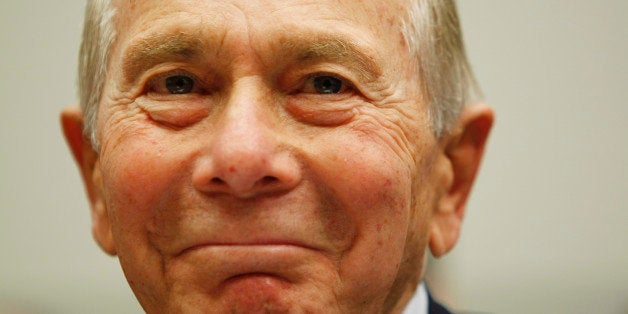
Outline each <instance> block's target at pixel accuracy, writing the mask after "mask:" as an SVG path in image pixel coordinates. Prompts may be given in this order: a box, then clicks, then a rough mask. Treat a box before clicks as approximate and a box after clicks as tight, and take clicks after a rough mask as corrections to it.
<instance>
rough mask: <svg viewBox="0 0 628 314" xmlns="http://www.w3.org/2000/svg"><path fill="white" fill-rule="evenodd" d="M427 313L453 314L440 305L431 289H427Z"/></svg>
mask: <svg viewBox="0 0 628 314" xmlns="http://www.w3.org/2000/svg"><path fill="white" fill-rule="evenodd" d="M427 299H428V303H427V313H428V314H451V312H449V311H448V310H447V309H446V308H445V307H444V306H442V305H440V303H438V302H436V300H434V298H432V294H431V293H430V291H429V290H428V291H427Z"/></svg>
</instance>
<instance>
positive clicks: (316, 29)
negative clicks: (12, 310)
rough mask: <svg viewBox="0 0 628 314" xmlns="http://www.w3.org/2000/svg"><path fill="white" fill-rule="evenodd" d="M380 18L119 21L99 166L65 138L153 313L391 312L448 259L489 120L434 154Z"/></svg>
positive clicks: (190, 14) (391, 35)
mask: <svg viewBox="0 0 628 314" xmlns="http://www.w3.org/2000/svg"><path fill="white" fill-rule="evenodd" d="M390 3H391V2H390V1H338V0H334V1H331V0H329V1H327V0H323V1H315V2H312V1H278V0H277V1H261V0H260V1H250V0H246V1H155V0H151V1H118V2H117V3H116V6H117V8H118V15H117V18H116V20H115V23H116V24H115V25H116V29H117V30H118V37H117V40H116V42H115V43H114V46H113V48H112V49H113V50H112V52H111V53H112V54H111V59H110V64H109V72H108V76H107V83H106V86H105V90H104V93H103V98H102V101H101V103H100V107H99V111H98V117H99V118H98V124H97V128H96V130H97V138H98V139H99V141H100V148H99V151H97V152H96V151H94V150H92V148H91V146H90V144H89V143H88V142H87V141H86V140H85V138H83V137H82V136H81V135H80V128H81V127H82V125H81V123H82V120H81V113H80V112H79V111H78V110H76V109H74V108H68V109H66V110H65V111H64V113H63V114H62V121H63V124H64V130H65V132H66V136H67V138H68V141H69V142H70V144H71V147H72V149H73V151H74V154H75V157H76V159H77V161H78V162H79V164H80V166H81V170H82V173H83V177H84V179H85V182H86V186H87V191H88V194H89V197H90V201H91V204H92V212H93V222H94V226H93V231H94V236H95V238H96V240H97V241H98V243H99V244H100V245H101V247H102V248H103V249H104V250H105V251H106V252H108V253H110V254H117V255H118V257H119V259H120V263H121V265H122V268H123V270H124V273H125V275H126V277H127V280H128V282H129V284H130V285H131V288H132V289H133V291H134V293H135V294H136V296H137V298H138V300H139V301H140V303H141V305H142V306H143V307H144V309H145V310H146V311H147V312H149V313H158V312H167V313H183V312H185V313H197V312H217V313H229V312H234V313H266V312H279V313H283V312H295V313H305V312H308V313H309V312H312V313H378V312H397V311H399V310H401V309H402V308H403V307H404V305H405V303H406V302H407V301H408V299H409V298H410V297H411V295H412V293H413V291H414V289H415V287H416V284H417V282H418V281H419V280H420V277H421V273H422V270H423V259H424V254H425V249H426V247H428V246H430V247H431V249H432V251H433V253H434V254H435V255H441V254H443V253H445V252H446V251H448V250H449V249H450V248H451V247H452V246H453V245H454V243H455V241H456V239H457V236H458V232H459V225H460V221H461V219H462V215H463V208H464V202H465V199H466V196H467V194H468V191H469V189H470V186H471V183H472V181H473V177H474V176H475V171H476V170H477V165H478V164H479V160H480V157H481V155H482V149H483V145H484V141H485V139H486V136H487V134H488V130H489V129H490V124H491V121H492V113H491V112H490V109H488V108H486V107H483V106H479V107H477V106H476V107H473V108H475V109H468V110H466V111H465V113H464V114H463V116H462V117H461V121H460V122H459V125H458V126H457V127H456V128H455V130H454V132H451V134H449V135H447V136H444V137H443V138H441V139H437V138H435V137H434V135H433V134H434V133H433V131H432V130H431V129H430V123H429V118H428V114H427V106H426V104H425V103H423V102H422V101H421V99H422V97H421V94H420V90H419V88H418V86H420V82H419V78H418V75H417V73H415V72H414V70H413V69H414V67H412V66H411V65H412V58H411V56H410V55H409V53H408V48H407V47H406V46H405V43H404V41H403V37H402V35H401V33H400V19H399V16H401V15H402V12H403V11H402V10H403V7H402V5H401V4H399V5H391V4H390ZM330 47H331V48H330ZM138 56H139V57H138ZM172 76H185V77H188V78H191V79H192V81H193V82H194V87H193V88H192V89H191V90H190V91H186V93H184V94H174V95H173V94H170V92H171V91H170V90H169V86H168V84H167V78H169V77H172ZM320 76H327V77H329V76H331V77H333V78H336V79H338V80H339V81H340V82H342V87H341V88H340V89H339V90H338V91H337V92H336V93H332V94H323V93H321V92H320V88H317V86H316V84H315V80H314V78H316V77H320ZM461 143H462V144H461Z"/></svg>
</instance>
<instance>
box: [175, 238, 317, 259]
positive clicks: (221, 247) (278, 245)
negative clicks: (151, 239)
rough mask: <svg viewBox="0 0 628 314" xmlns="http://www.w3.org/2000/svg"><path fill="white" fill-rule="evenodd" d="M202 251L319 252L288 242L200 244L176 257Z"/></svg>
mask: <svg viewBox="0 0 628 314" xmlns="http://www.w3.org/2000/svg"><path fill="white" fill-rule="evenodd" d="M203 250H214V251H222V252H224V253H229V252H232V253H237V252H247V251H249V252H251V253H255V252H259V253H263V252H273V251H274V252H277V253H280V252H282V251H288V250H311V251H319V249H317V248H314V247H312V246H309V245H305V244H301V243H296V242H289V241H254V242H210V243H200V244H195V245H192V246H190V247H187V248H185V249H183V250H182V251H181V252H180V253H178V254H177V256H176V257H179V256H183V255H186V254H190V253H193V252H197V251H203Z"/></svg>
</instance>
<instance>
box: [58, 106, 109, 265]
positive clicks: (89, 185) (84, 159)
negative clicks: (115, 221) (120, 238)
mask: <svg viewBox="0 0 628 314" xmlns="http://www.w3.org/2000/svg"><path fill="white" fill-rule="evenodd" d="M61 127H62V128H63V134H64V135H65V139H66V141H67V142H68V145H69V146H70V150H71V152H72V155H73V156H74V160H75V161H76V164H77V165H78V167H79V170H80V172H81V177H82V179H83V183H84V184H85V190H86V192H87V197H88V199H89V202H90V206H91V214H92V233H93V236H94V239H95V240H96V242H98V244H99V245H100V247H101V248H102V249H103V250H104V251H105V252H107V253H108V254H111V255H114V254H116V249H115V244H114V241H113V236H112V233H111V224H110V221H109V215H108V213H107V209H106V206H105V203H104V199H103V193H102V183H101V176H100V170H99V168H98V166H97V165H98V154H97V153H96V152H95V151H94V149H93V148H92V145H91V143H90V141H89V139H88V138H87V137H86V136H85V135H84V134H83V114H82V112H81V110H80V109H79V108H78V107H76V106H71V107H66V108H64V109H63V111H62V112H61Z"/></svg>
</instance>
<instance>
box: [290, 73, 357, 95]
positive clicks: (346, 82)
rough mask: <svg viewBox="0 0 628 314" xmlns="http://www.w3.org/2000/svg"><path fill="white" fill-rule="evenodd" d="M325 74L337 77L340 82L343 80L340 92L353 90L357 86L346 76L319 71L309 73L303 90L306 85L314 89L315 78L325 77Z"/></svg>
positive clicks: (303, 88)
mask: <svg viewBox="0 0 628 314" xmlns="http://www.w3.org/2000/svg"><path fill="white" fill-rule="evenodd" d="M325 76H329V77H333V78H335V79H338V80H340V82H342V89H341V91H340V92H345V91H347V90H353V89H354V88H355V86H354V84H353V83H352V82H351V81H350V80H348V79H346V78H344V77H343V76H340V75H337V74H333V73H326V72H319V73H313V74H310V75H308V76H307V78H306V79H305V81H304V82H303V87H302V88H301V90H305V89H306V87H308V88H312V89H313V88H314V79H316V78H318V77H325Z"/></svg>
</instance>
